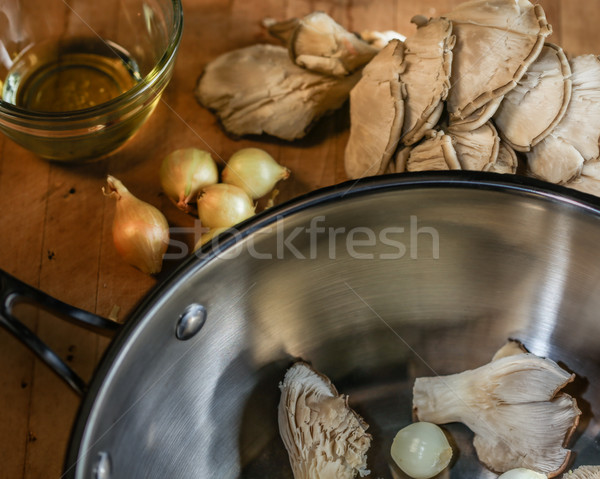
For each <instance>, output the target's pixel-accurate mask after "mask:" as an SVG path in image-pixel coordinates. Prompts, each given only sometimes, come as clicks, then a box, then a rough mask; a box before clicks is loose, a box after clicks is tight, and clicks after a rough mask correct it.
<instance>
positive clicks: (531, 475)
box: [498, 467, 547, 479]
mask: <svg viewBox="0 0 600 479" xmlns="http://www.w3.org/2000/svg"><path fill="white" fill-rule="evenodd" d="M498 479H547V477H546V475H545V474H540V473H539V472H535V471H532V470H531V469H525V468H523V467H519V468H517V469H511V470H510V471H506V472H505V473H504V474H502V475H501V476H500V477H498Z"/></svg>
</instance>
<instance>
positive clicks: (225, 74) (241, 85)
mask: <svg viewBox="0 0 600 479" xmlns="http://www.w3.org/2000/svg"><path fill="white" fill-rule="evenodd" d="M359 79H360V72H357V73H354V74H352V75H349V76H345V77H333V76H330V75H323V74H320V73H315V72H311V71H309V70H306V69H305V68H302V67H299V66H298V65H295V64H294V63H293V62H292V61H291V60H290V58H289V55H288V51H287V49H285V48H284V47H280V46H275V45H265V44H258V45H252V46H250V47H245V48H240V49H237V50H233V51H230V52H228V53H225V54H223V55H221V56H219V57H217V58H216V59H215V60H213V61H211V62H210V63H209V64H208V65H207V66H206V68H205V69H204V72H203V74H202V76H201V77H200V79H199V81H198V85H197V87H196V92H195V93H196V98H197V99H198V101H199V102H200V103H201V104H202V105H203V106H204V107H205V108H208V109H210V110H213V111H214V112H215V113H216V115H217V116H218V117H219V119H220V120H221V122H222V123H223V127H224V128H225V129H226V130H227V131H228V132H229V133H232V134H234V135H239V136H242V135H250V134H256V135H260V134H262V133H267V134H269V135H273V136H276V137H278V138H281V139H283V140H294V139H297V138H302V137H303V136H305V135H306V133H307V131H308V130H309V129H310V127H311V126H313V124H314V123H315V122H316V121H317V119H319V118H320V117H321V116H323V115H325V114H326V113H328V112H329V111H332V110H335V109H337V108H339V107H340V106H342V104H343V103H344V102H345V101H346V99H347V98H348V94H349V92H350V90H351V89H352V87H353V86H354V85H355V84H356V82H357V81H358V80H359Z"/></svg>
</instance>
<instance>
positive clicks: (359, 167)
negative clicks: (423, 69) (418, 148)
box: [344, 40, 404, 178]
mask: <svg viewBox="0 0 600 479" xmlns="http://www.w3.org/2000/svg"><path fill="white" fill-rule="evenodd" d="M402 63H403V44H402V43H401V42H400V41H398V40H392V41H391V42H390V43H388V44H387V45H386V46H385V48H383V49H382V50H381V51H380V52H379V53H378V54H377V55H376V56H375V57H374V58H373V60H371V61H370V62H369V63H368V64H367V66H366V67H365V68H364V69H363V72H362V78H361V79H360V81H359V82H358V83H357V84H356V86H355V87H354V88H353V89H352V91H351V92H350V136H349V138H348V143H347V144H346V151H345V158H344V165H345V168H346V174H347V175H348V177H350V178H361V177H364V176H370V175H377V174H381V173H383V172H384V171H385V170H386V168H387V166H388V163H389V162H390V159H391V157H392V155H393V154H394V152H395V151H396V147H397V146H398V143H399V141H400V134H401V131H402V123H403V121H404V100H403V96H402V85H401V82H400V73H401V72H402V68H403V67H402Z"/></svg>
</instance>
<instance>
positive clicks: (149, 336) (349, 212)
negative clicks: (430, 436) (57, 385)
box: [67, 186, 600, 479]
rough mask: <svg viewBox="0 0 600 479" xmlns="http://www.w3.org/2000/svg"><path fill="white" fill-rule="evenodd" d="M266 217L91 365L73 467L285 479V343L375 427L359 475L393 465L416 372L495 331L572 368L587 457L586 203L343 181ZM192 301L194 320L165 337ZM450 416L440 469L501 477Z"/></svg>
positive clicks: (599, 354) (591, 240)
mask: <svg viewBox="0 0 600 479" xmlns="http://www.w3.org/2000/svg"><path fill="white" fill-rule="evenodd" d="M272 220H273V221H271V222H268V221H267V222H263V224H261V225H259V227H258V228H255V229H254V230H253V231H252V232H251V234H248V235H245V236H244V235H240V237H239V238H237V240H236V241H235V242H234V243H235V244H231V245H230V246H229V247H228V248H225V249H224V250H223V251H222V252H221V253H220V254H218V255H217V256H215V257H211V258H209V259H207V260H205V261H198V262H197V263H195V264H193V265H191V266H190V267H189V268H187V269H186V270H185V271H183V272H182V274H180V275H179V276H178V277H177V279H176V280H175V281H173V282H172V283H171V284H170V285H169V287H168V289H167V290H166V293H165V294H163V295H161V296H159V298H158V299H157V300H156V301H154V302H153V303H152V304H151V305H150V306H148V307H147V308H146V309H145V310H144V311H143V314H141V315H140V316H139V317H138V319H137V322H136V324H135V327H134V328H132V329H131V331H130V333H129V334H128V335H127V337H126V338H124V339H122V343H121V344H120V347H119V351H118V353H115V354H114V357H113V358H111V361H110V364H109V365H105V366H104V367H105V369H106V374H104V375H103V377H102V378H101V385H100V386H99V388H98V391H97V394H96V395H95V397H94V399H93V401H91V402H90V407H89V414H88V415H87V416H86V417H84V420H85V426H84V427H83V426H82V432H81V441H80V443H79V444H78V445H77V459H78V462H77V464H76V466H75V465H72V467H67V470H68V472H69V471H70V473H71V474H73V477H78V478H89V477H94V476H92V474H93V471H94V468H96V469H97V467H98V459H99V458H101V457H104V458H105V457H109V458H110V459H109V460H110V469H111V476H110V477H111V478H112V479H114V478H121V477H122V478H165V477H171V478H212V477H215V478H237V477H242V478H259V477H260V478H264V477H279V478H292V474H291V470H290V468H289V464H288V459H287V454H286V452H285V449H284V448H283V444H282V443H281V440H280V439H279V435H278V429H277V404H278V401H279V390H278V384H279V382H280V381H281V380H282V379H283V375H284V373H285V370H286V368H287V367H289V366H290V364H291V363H292V362H293V361H294V360H295V359H297V358H302V359H304V360H307V361H309V362H311V363H312V364H313V366H314V367H315V368H316V369H318V370H320V371H321V372H323V373H324V374H326V375H328V376H329V377H330V378H331V379H332V381H333V382H334V384H335V385H336V387H337V388H338V390H339V391H340V392H341V393H344V394H348V395H349V396H350V404H351V406H352V407H354V408H355V410H356V411H357V412H358V413H359V414H361V415H362V416H363V417H364V418H365V420H366V421H367V422H368V423H369V424H370V429H369V432H370V433H371V434H372V436H373V437H374V440H373V446H372V448H371V450H370V453H369V467H370V469H371V471H372V476H371V477H378V478H393V477H402V476H401V475H399V473H398V471H395V470H393V467H392V466H391V465H390V464H391V460H390V457H389V447H390V444H391V441H392V439H393V437H394V435H395V433H396V432H397V430H398V429H399V428H401V427H402V426H404V425H407V424H408V423H410V422H411V400H412V394H411V389H412V384H413V381H414V378H415V377H419V376H431V375H437V374H451V373H456V372H460V371H463V370H465V369H472V368H474V367H477V366H480V365H483V364H485V363H487V362H489V361H490V359H491V357H492V356H493V354H494V353H495V351H496V350H497V349H498V348H500V347H501V346H502V345H503V344H504V343H505V342H506V340H507V339H508V338H516V339H519V340H521V341H523V343H524V344H525V345H526V346H527V347H528V348H529V349H530V351H531V352H533V353H535V354H538V355H540V356H546V357H550V358H552V359H554V360H555V361H557V362H559V363H560V364H562V365H564V366H565V367H567V368H569V369H570V370H572V371H574V372H575V373H577V380H576V382H575V383H574V384H573V385H571V386H572V387H571V391H570V392H571V393H572V394H573V395H575V396H576V397H577V399H578V402H579V406H580V408H581V409H582V411H583V413H584V416H583V419H582V421H581V423H580V427H579V430H578V432H577V434H576V439H577V440H576V442H575V447H574V449H575V451H576V453H577V454H576V458H575V463H574V465H578V464H598V463H600V444H599V443H600V441H599V437H600V436H599V432H600V423H599V422H598V419H597V417H596V416H597V414H598V411H600V388H599V386H598V381H599V374H600V347H599V341H600V339H599V338H600V321H598V318H597V316H598V311H600V294H599V291H598V290H599V289H600V256H599V255H598V254H597V249H598V244H600V218H599V217H598V215H597V214H596V213H595V212H594V211H591V210H588V209H586V208H582V207H580V206H578V205H577V204H573V203H571V202H567V201H562V200H560V198H558V199H557V198H555V197H552V196H547V195H542V194H536V193H534V192H528V191H520V190H511V189H505V188H501V187H497V188H469V187H452V186H446V187H436V188H430V187H423V188H418V187H416V188H407V189H403V188H398V189H393V188H392V189H381V190H377V191H374V192H372V193H370V194H365V195H356V196H352V195H349V196H348V197H347V198H344V199H343V200H332V201H322V202H319V203H317V204H314V205H312V206H310V207H307V208H304V209H300V210H299V211H296V212H294V213H293V214H290V215H287V216H286V215H282V216H281V217H280V218H272ZM275 220H276V221H275ZM232 243H233V241H232ZM194 303H195V304H200V305H202V306H204V308H206V313H207V316H206V323H205V324H204V326H203V327H202V329H201V330H200V332H199V333H198V334H197V335H195V336H194V337H192V338H191V339H188V340H186V341H181V340H178V339H177V338H176V334H175V332H176V326H177V320H178V318H179V316H180V315H181V314H182V312H184V311H185V310H186V308H187V307H188V306H189V305H190V304H194ZM99 381H100V380H99ZM447 430H448V431H449V432H450V433H451V434H452V436H453V438H454V440H455V441H456V443H457V448H458V450H459V451H460V452H459V454H458V458H457V460H456V462H455V463H454V466H453V467H452V469H451V471H450V472H449V473H447V475H446V476H444V477H449V478H452V479H458V478H464V477H478V478H484V479H485V478H494V477H497V476H496V474H494V473H492V472H489V471H487V470H486V469H485V468H483V467H482V466H481V465H480V463H479V462H478V460H477V458H476V455H475V453H474V450H473V446H472V434H471V432H470V431H469V430H468V429H467V428H466V427H464V426H462V425H460V424H451V425H448V426H447Z"/></svg>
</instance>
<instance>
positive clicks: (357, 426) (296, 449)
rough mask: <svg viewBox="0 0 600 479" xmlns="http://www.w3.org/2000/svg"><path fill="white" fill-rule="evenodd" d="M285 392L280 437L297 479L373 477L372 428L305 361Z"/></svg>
mask: <svg viewBox="0 0 600 479" xmlns="http://www.w3.org/2000/svg"><path fill="white" fill-rule="evenodd" d="M279 387H280V389H281V399H280V402H279V411H278V420H279V432H280V435H281V439H282V440H283V443H284V445H285V448H286V449H287V452H288V456H289V459H290V464H291V466H292V469H293V472H294V478H295V479H351V478H354V477H356V475H357V474H359V475H360V476H361V477H362V476H366V475H368V474H369V473H370V471H369V470H368V469H367V451H368V449H369V447H370V446H371V436H370V435H369V434H368V433H367V432H366V430H367V428H368V425H367V424H366V423H365V422H364V420H363V419H362V418H361V417H360V416H359V415H358V414H356V413H355V412H354V411H353V410H352V409H351V408H350V407H349V406H348V397H347V396H344V395H340V394H339V393H338V392H337V390H336V388H335V386H334V385H333V384H332V383H331V381H330V380H329V379H328V378H327V377H325V376H323V375H322V374H320V373H318V372H316V371H315V370H314V369H313V368H311V367H310V366H309V365H308V364H306V363H304V362H302V361H299V362H297V363H295V364H294V365H293V366H292V367H291V368H290V369H289V370H288V371H287V372H286V374H285V377H284V380H283V382H282V383H281V385H280V386H279Z"/></svg>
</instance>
